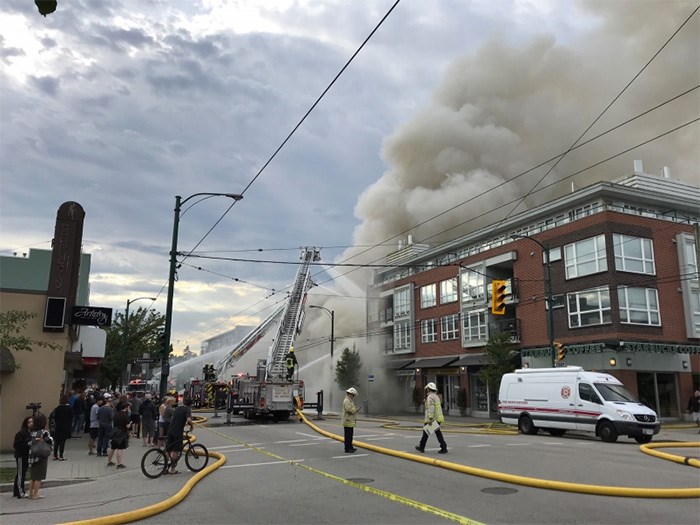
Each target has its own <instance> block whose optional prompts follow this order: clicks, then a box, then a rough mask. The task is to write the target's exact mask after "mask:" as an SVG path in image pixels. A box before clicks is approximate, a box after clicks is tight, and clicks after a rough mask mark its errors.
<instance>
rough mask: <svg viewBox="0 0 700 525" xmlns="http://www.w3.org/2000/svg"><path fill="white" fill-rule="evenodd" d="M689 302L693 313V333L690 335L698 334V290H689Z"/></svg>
mask: <svg viewBox="0 0 700 525" xmlns="http://www.w3.org/2000/svg"><path fill="white" fill-rule="evenodd" d="M690 304H691V308H692V315H693V326H694V327H695V334H693V336H692V337H698V336H700V290H692V291H691V292H690Z"/></svg>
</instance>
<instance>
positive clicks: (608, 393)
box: [595, 383, 639, 403]
mask: <svg viewBox="0 0 700 525" xmlns="http://www.w3.org/2000/svg"><path fill="white" fill-rule="evenodd" d="M595 387H596V389H597V390H598V392H600V395H601V396H603V399H605V400H606V401H623V402H627V403H639V401H638V400H637V399H635V397H634V396H633V395H632V392H630V391H629V390H627V389H626V388H625V387H624V386H622V385H610V384H607V383H595Z"/></svg>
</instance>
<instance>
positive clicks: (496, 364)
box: [479, 332, 516, 396]
mask: <svg viewBox="0 0 700 525" xmlns="http://www.w3.org/2000/svg"><path fill="white" fill-rule="evenodd" d="M511 345H512V343H511V334H509V333H505V332H501V333H497V334H494V335H493V336H491V338H490V339H489V340H488V342H487V343H486V346H485V347H484V353H485V354H486V358H487V359H488V361H489V364H487V365H485V366H483V367H482V368H481V370H479V379H481V380H482V381H483V382H484V383H486V384H487V385H488V387H489V391H490V392H491V395H492V396H497V395H498V388H499V386H500V383H501V378H502V377H503V374H507V373H509V372H512V371H513V370H515V361H516V358H515V357H514V356H513V355H511Z"/></svg>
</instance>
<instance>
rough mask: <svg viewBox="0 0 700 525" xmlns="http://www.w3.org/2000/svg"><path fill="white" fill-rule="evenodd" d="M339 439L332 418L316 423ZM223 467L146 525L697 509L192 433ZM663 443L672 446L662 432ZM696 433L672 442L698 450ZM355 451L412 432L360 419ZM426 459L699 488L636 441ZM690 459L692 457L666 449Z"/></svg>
mask: <svg viewBox="0 0 700 525" xmlns="http://www.w3.org/2000/svg"><path fill="white" fill-rule="evenodd" d="M311 423H313V424H316V425H318V426H319V427H320V428H322V429H324V430H327V431H329V432H332V433H334V434H339V435H342V428H341V427H340V426H339V421H338V420H337V419H326V420H324V421H320V422H319V421H313V420H312V421H311ZM197 435H198V439H199V441H201V442H203V443H204V444H205V445H206V446H207V447H208V448H209V449H210V450H215V451H218V452H221V453H223V454H225V455H226V457H227V463H226V465H224V466H223V467H221V468H220V469H218V470H217V471H215V472H214V473H213V474H211V475H209V476H208V477H206V478H205V479H204V480H202V481H201V482H200V483H199V484H198V485H197V486H196V487H195V488H194V490H193V491H192V493H191V494H190V495H189V497H188V498H187V499H186V500H185V501H184V502H183V503H182V504H180V505H178V506H176V507H174V508H173V509H171V510H168V511H166V512H165V513H163V514H159V515H157V516H154V517H152V518H149V519H147V520H145V523H187V524H192V523H207V524H214V523H261V524H273V523H285V524H294V523H306V524H309V523H333V524H345V523H372V524H393V523H397V524H398V523H401V524H412V523H444V522H448V521H458V522H459V521H461V522H463V523H469V522H470V521H471V522H474V523H490V524H493V523H538V524H546V523H557V524H558V523H605V524H611V523H615V524H626V523H629V524H634V525H639V524H646V523H648V524H657V523H666V524H685V523H688V524H697V523H698V516H700V500H699V499H659V498H636V497H617V496H599V495H589V494H578V493H572V492H563V491H559V490H547V489H542V488H533V487H528V486H523V485H516V484H511V483H506V482H502V481H496V480H493V479H487V478H484V477H480V476H474V475H468V474H463V473H458V472H452V471H449V470H446V469H443V468H439V467H436V466H434V465H426V464H423V463H418V462H414V461H411V460H409V459H402V458H396V457H392V456H388V455H385V454H381V453H377V452H373V451H367V450H365V449H362V448H360V449H359V450H358V451H357V452H356V453H355V454H344V453H343V445H342V443H340V442H338V441H334V440H332V439H329V438H326V437H324V436H322V435H320V434H318V433H317V432H315V431H314V430H313V429H311V428H310V427H309V426H307V425H305V424H301V423H296V422H290V423H279V424H263V425H248V426H220V427H213V428H209V429H201V430H198V431H197ZM660 437H661V439H662V440H668V439H669V437H668V436H666V437H664V435H663V433H662V435H661V436H660ZM697 437H698V436H697V434H695V433H694V431H692V430H688V431H687V432H686V434H685V435H681V434H678V435H675V434H674V435H672V436H671V438H672V439H675V438H679V439H685V440H691V441H694V440H696V439H697ZM355 439H356V441H361V442H364V443H367V444H370V445H374V446H380V447H386V448H389V449H393V450H398V451H403V452H406V453H410V454H416V455H420V454H419V453H417V452H416V451H415V450H414V446H415V445H416V444H417V442H418V439H419V433H418V432H417V431H415V430H411V429H406V428H401V429H392V428H383V427H382V425H381V423H380V422H379V421H375V420H361V421H359V422H358V428H357V429H356V432H355ZM446 439H447V442H448V446H449V454H447V455H444V456H443V455H438V454H437V450H438V446H437V442H436V441H435V439H434V437H433V438H431V440H430V441H429V442H428V448H427V449H426V454H425V455H420V456H422V457H427V458H431V459H440V460H445V461H449V462H453V463H457V464H460V465H467V466H470V467H476V468H480V469H485V470H488V471H498V472H505V473H509V474H514V475H518V476H531V477H535V478H542V479H547V480H554V481H566V482H572V483H582V484H590V485H596V486H599V485H605V486H623V487H644V488H694V487H698V486H699V485H700V476H699V473H698V469H696V468H693V467H689V466H686V465H681V464H677V463H673V462H670V461H665V460H662V459H659V458H655V457H652V456H649V455H647V454H643V453H641V452H640V450H639V445H638V444H637V443H636V442H634V441H633V440H629V439H626V438H620V440H619V441H618V443H603V442H601V441H600V440H595V439H591V438H587V437H585V436H584V435H579V436H571V435H567V436H565V437H562V438H554V437H550V436H548V435H544V434H540V435H536V436H526V435H515V434H511V435H484V434H474V433H468V432H465V429H462V430H461V431H459V432H455V433H453V432H449V433H446ZM669 451H670V452H675V453H679V454H684V455H688V454H690V455H694V456H695V457H697V449H683V450H669Z"/></svg>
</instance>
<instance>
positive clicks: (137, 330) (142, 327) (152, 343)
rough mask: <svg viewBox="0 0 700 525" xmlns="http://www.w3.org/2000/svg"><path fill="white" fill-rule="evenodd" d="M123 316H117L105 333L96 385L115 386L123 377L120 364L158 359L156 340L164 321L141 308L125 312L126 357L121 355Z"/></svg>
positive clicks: (157, 342) (161, 317)
mask: <svg viewBox="0 0 700 525" xmlns="http://www.w3.org/2000/svg"><path fill="white" fill-rule="evenodd" d="M124 314H125V312H117V313H116V314H115V316H114V321H113V322H112V326H110V327H109V329H108V330H107V343H106V348H105V357H104V359H103V360H102V364H101V365H100V385H101V386H108V385H116V384H117V383H119V379H120V377H121V375H122V373H123V371H124V370H123V367H124V363H126V364H127V365H128V364H129V363H133V362H134V359H135V358H137V357H142V356H143V355H144V354H147V355H150V356H151V357H160V355H161V347H160V343H159V340H158V336H159V335H160V333H161V332H162V331H163V327H164V326H165V317H164V316H163V314H161V313H160V312H157V311H156V310H153V309H148V308H144V307H140V308H138V309H137V310H136V311H135V312H129V320H128V322H129V325H128V330H127V332H126V333H127V335H128V338H127V341H126V351H127V353H126V355H124V333H125V332H124V328H125V327H126V322H125V321H126V320H125V315H124Z"/></svg>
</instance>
